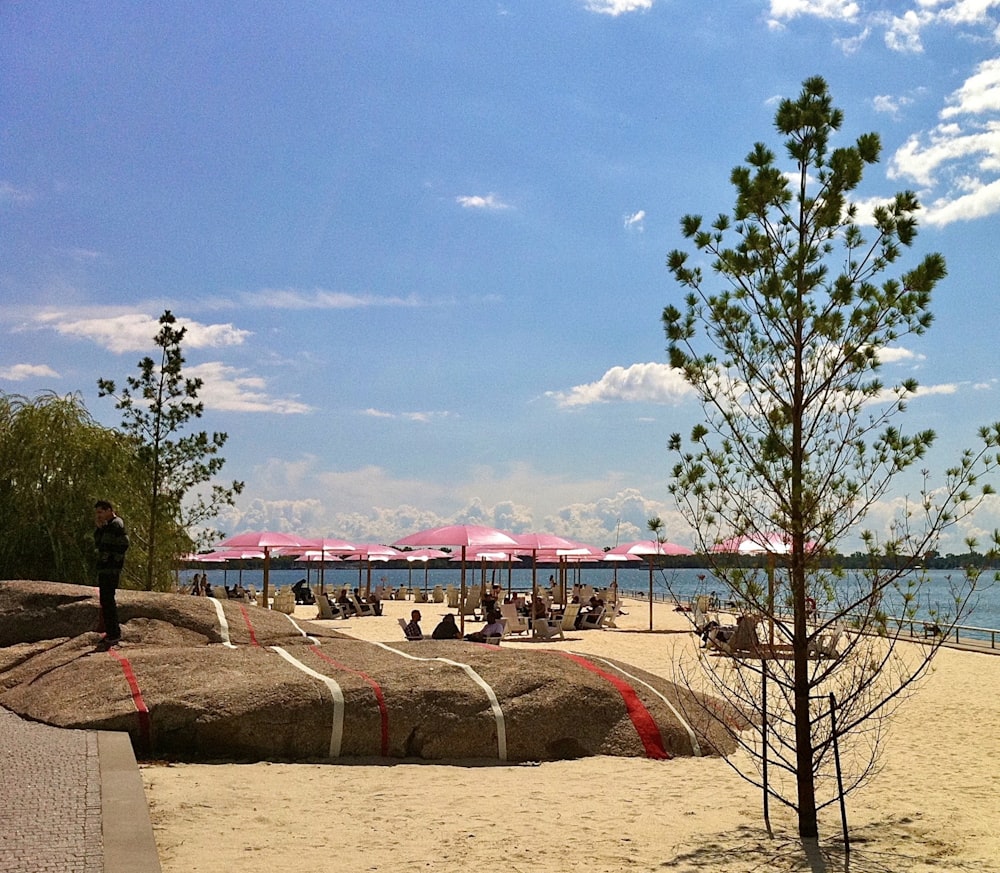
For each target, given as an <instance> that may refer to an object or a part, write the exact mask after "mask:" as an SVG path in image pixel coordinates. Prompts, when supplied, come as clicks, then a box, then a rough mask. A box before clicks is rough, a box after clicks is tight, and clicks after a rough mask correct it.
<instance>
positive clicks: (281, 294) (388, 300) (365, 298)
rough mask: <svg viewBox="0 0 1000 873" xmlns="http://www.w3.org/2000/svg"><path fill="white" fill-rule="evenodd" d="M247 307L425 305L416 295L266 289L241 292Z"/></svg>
mask: <svg viewBox="0 0 1000 873" xmlns="http://www.w3.org/2000/svg"><path fill="white" fill-rule="evenodd" d="M240 300H241V301H242V302H243V303H244V304H245V305H248V306H258V307H260V308H262V309H288V310H293V309H364V308H369V307H377V306H388V307H399V308H414V307H418V306H422V305H424V304H423V303H422V302H421V301H420V299H419V298H417V297H416V296H415V295H412V294H411V295H409V296H407V297H399V296H392V295H390V296H387V297H380V296H377V295H374V294H348V293H346V292H343V291H326V290H323V289H321V288H318V289H315V290H313V291H300V290H298V289H294V288H264V289H262V290H260V291H248V292H246V293H244V294H241V295H240Z"/></svg>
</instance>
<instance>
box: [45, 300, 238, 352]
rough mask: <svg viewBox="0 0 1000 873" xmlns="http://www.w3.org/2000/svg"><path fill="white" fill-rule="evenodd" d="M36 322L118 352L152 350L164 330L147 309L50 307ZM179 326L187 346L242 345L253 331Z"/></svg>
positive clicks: (227, 326) (183, 323) (181, 322)
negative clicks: (83, 313) (86, 313)
mask: <svg viewBox="0 0 1000 873" xmlns="http://www.w3.org/2000/svg"><path fill="white" fill-rule="evenodd" d="M90 312H92V310H90ZM36 323H37V324H38V325H39V326H41V327H46V328H49V329H51V330H54V331H56V332H57V333H59V334H61V335H62V336H72V337H79V338H81V339H87V340H90V341H91V342H94V343H97V345H99V346H101V347H102V348H105V349H107V350H108V351H111V352H116V353H118V354H122V353H124V352H135V351H139V352H145V351H149V350H150V349H152V348H153V346H154V342H153V338H154V337H155V336H156V334H157V333H159V331H160V323H159V317H158V316H157V317H153V316H151V315H147V314H146V313H143V312H125V313H118V314H115V313H107V314H98V315H97V316H93V315H91V316H90V317H87V318H81V317H79V316H78V315H77V314H75V313H72V312H61V311H56V310H48V311H45V312H42V313H40V314H39V315H38V316H37V317H36ZM177 326H179V327H184V328H186V330H187V332H186V333H185V335H184V347H185V348H186V349H198V348H218V347H221V346H235V345H240V344H242V343H243V341H244V340H245V339H246V338H247V337H248V336H250V331H246V330H240V329H238V328H236V327H234V326H233V325H232V324H201V323H199V322H197V321H188V320H185V319H183V318H178V319H177Z"/></svg>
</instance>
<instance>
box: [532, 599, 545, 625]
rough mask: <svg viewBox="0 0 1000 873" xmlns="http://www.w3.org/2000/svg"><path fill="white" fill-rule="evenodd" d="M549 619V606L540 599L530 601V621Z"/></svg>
mask: <svg viewBox="0 0 1000 873" xmlns="http://www.w3.org/2000/svg"><path fill="white" fill-rule="evenodd" d="M548 617H549V605H548V604H547V603H546V602H545V599H544V598H542V597H536V598H535V599H534V600H532V601H531V620H532V621H534V620H535V619H536V618H541V619H547V618H548Z"/></svg>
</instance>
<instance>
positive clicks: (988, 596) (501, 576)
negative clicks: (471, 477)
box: [181, 565, 1000, 639]
mask: <svg viewBox="0 0 1000 873" xmlns="http://www.w3.org/2000/svg"><path fill="white" fill-rule="evenodd" d="M192 572H193V571H192ZM192 572H185V573H182V574H181V581H182V583H183V582H185V581H188V582H189V580H190V578H191V575H192ZM203 572H206V573H207V575H208V579H209V582H211V583H212V585H213V586H215V585H219V586H221V585H223V582H224V580H225V581H226V582H227V583H228V584H229V585H230V586H231V585H234V584H235V583H236V581H237V580H238V579H239V578H240V571H239V570H237V569H230V570H227V571H223V570H207V571H203ZM554 572H555V570H554V569H553V568H552V567H551V566H546V567H539V568H538V575H537V579H538V584H539V585H544V584H546V583H547V581H548V579H549V576H550V575H552V574H553V573H554ZM569 573H570V576H569V579H570V584H572V583H573V582H575V581H579V582H580V583H581V584H583V585H591V586H593V587H594V588H603V587H606V586H607V585H610V584H611V581H612V578H614V575H615V571H614V570H613V569H612V568H608V567H580V568H579V569H575V568H571V569H570V571H569ZM928 575H929V578H930V582H929V584H928V586H927V589H926V590H925V592H924V596H923V597H922V599H921V604H922V607H921V608H920V609H919V610H918V618H919V619H923V618H927V617H929V615H928V612H927V608H928V605H932V604H935V603H947V602H948V600H949V597H948V577H949V576H950V577H952V578H956V579H957V578H959V577H960V576H961V571H960V570H931V571H929V573H928ZM306 576H307V573H306V571H305V570H302V569H293V570H271V573H270V577H269V578H270V585H271V589H272V590H275V589H277V588H278V587H282V588H283V587H285V586H287V585H293V584H294V583H295V582H297V581H298V580H299V579H302V578H304V577H306ZM992 576H993V574H992V571H987V572H985V573H984V574H983V576H982V577H981V579H982V581H983V582H984V583H985V582H987V581H988V580H990V579H992ZM617 577H618V587H619V589H620V590H621V591H623V592H641V593H642V594H643V595H645V594H646V593H647V592H648V591H649V569H648V568H645V567H642V568H640V567H629V568H622V567H619V568H618V570H617ZM308 578H309V581H310V583H311V584H313V585H318V584H319V571H318V570H317V569H314V568H310V570H309V572H308ZM459 579H460V571H459V569H458V568H457V567H456V568H454V569H451V568H448V569H440V570H439V569H430V570H428V571H427V583H426V584H427V586H428V590H430V589H433V588H434V586H435V585H441V586H442V587H445V586H447V585H455V586H457V585H458V584H459ZM481 579H482V572H481V569H480V567H479V566H478V565H477V566H475V567H473V566H471V565H470V566H469V567H468V568H467V570H466V583H467V584H468V585H473V584H477V585H478V584H479V582H480V580H481ZM508 579H509V583H508ZM371 580H372V582H371V584H372V587H373V588H374V587H375V586H377V585H388V586H391V587H393V588H399V587H400V586H406V587H410V586H412V587H419V588H423V587H424V570H423V568H422V567H417V568H415V569H413V570H412V571H410V570H407V569H395V568H387V567H382V566H376V565H373V566H372V573H371ZM242 581H243V585H244V586H246V585H253V586H254V587H255V588H257V590H258V591H259V590H260V589H261V587H262V586H263V582H264V574H263V571H262V570H259V569H258V570H243V575H242ZM486 581H487V584H492V583H494V582H495V583H496V584H497V585H501V586H502V587H503V588H504V590H506V589H507V588H508V587H511V588H513V589H514V590H515V591H530V590H531V568H530V567H516V568H514V569H512V570H511V571H510V573H509V576H508V571H507V568H506V567H502V568H497V569H496V570H494V569H492V568H487V570H486ZM325 582H326V587H327V589H335V590H338V591H339V590H340V589H341V588H344V587H349V588H357V587H361V588H362V589H363V588H364V587H365V585H366V583H367V571H366V570H365V569H364V568H362V569H361V572H360V573H359V572H358V568H357V566H356V565H355V566H347V567H344V566H338V567H336V568H331V567H328V568H327V569H326V572H325ZM189 584H190V583H189ZM712 591H715V592H716V593H717V595H718V596H719V598H720V599H725V597H726V593H725V591H726V589H725V586H724V585H723V583H722V582H720V581H719V580H717V579H714V578H713V577H712V575H711V574H710V573H708V571H707V570H702V569H676V570H674V569H671V570H663V571H660V570H654V571H653V596H654V598H656V599H657V600H665V601H674V600H678V601H682V602H687V601H689V600H691V599H692V598H693V597H694V596H695V595H697V594H708V593H709V592H712ZM962 624H963V625H967V626H969V625H971V626H975V627H980V628H1000V586H998V585H996V584H992V585H989V584H987V585H986V588H985V590H984V591H983V592H982V593H981V594H979V595H978V598H977V602H976V604H975V607H974V610H973V612H972V614H971V615H970V616H968V617H966V618H964V619H963V621H962ZM969 635H970V636H975V637H979V638H987V639H988V635H983V634H977V633H970V634H969ZM963 636H964V634H963Z"/></svg>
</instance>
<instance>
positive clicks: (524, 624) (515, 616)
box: [500, 603, 531, 637]
mask: <svg viewBox="0 0 1000 873" xmlns="http://www.w3.org/2000/svg"><path fill="white" fill-rule="evenodd" d="M500 615H501V616H502V617H503V619H504V625H503V635H504V636H505V637H509V636H510V635H511V634H526V633H528V632H529V631H530V630H531V626H530V625H529V624H528V619H526V618H525V617H524V616H523V615H521V614H520V613H519V612H518V611H517V606H516V605H515V604H513V603H502V604H500Z"/></svg>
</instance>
